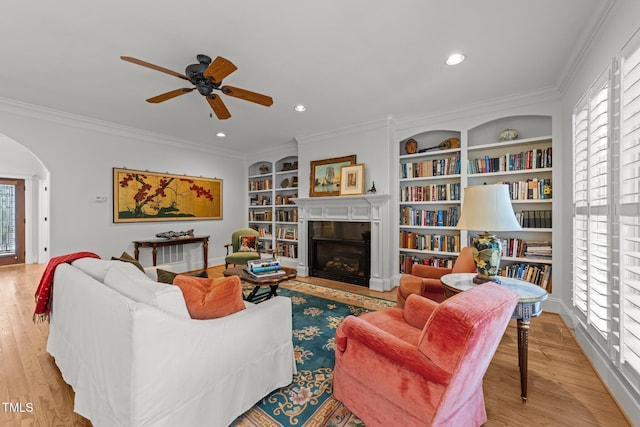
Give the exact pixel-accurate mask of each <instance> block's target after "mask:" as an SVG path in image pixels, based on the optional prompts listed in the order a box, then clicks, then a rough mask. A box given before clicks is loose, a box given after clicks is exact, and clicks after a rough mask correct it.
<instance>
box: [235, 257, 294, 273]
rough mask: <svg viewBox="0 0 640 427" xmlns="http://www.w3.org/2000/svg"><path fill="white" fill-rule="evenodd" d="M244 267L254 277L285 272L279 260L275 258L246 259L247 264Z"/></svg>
mask: <svg viewBox="0 0 640 427" xmlns="http://www.w3.org/2000/svg"><path fill="white" fill-rule="evenodd" d="M244 269H245V271H246V272H247V273H249V274H250V275H252V276H253V277H256V278H267V277H278V276H284V275H286V274H287V272H286V271H284V270H283V269H282V266H281V265H280V261H278V260H277V259H275V258H270V259H257V260H252V261H247V266H246V267H245V268H244Z"/></svg>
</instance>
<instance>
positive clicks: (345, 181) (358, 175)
mask: <svg viewBox="0 0 640 427" xmlns="http://www.w3.org/2000/svg"><path fill="white" fill-rule="evenodd" d="M359 194H364V164H363V163H361V164H359V165H351V166H343V167H342V168H341V169H340V195H341V196H355V195H359Z"/></svg>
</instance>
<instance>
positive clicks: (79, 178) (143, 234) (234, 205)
mask: <svg viewBox="0 0 640 427" xmlns="http://www.w3.org/2000/svg"><path fill="white" fill-rule="evenodd" d="M0 134H3V135H6V136H7V137H8V138H9V139H10V140H13V141H16V142H17V143H19V144H21V145H22V146H24V147H25V148H24V150H27V152H31V153H33V155H35V156H36V157H37V158H38V159H39V160H40V161H41V162H42V164H43V165H44V167H45V168H46V170H48V171H49V173H50V188H49V203H50V214H49V225H50V248H49V251H48V253H49V254H50V256H56V255H61V254H65V253H69V252H75V251H92V252H96V253H97V254H98V255H100V256H101V257H103V258H109V257H111V256H113V255H120V254H121V253H122V251H125V250H126V251H129V252H130V253H133V245H132V243H131V242H132V240H136V239H149V238H154V237H155V234H156V233H158V232H162V231H168V230H174V231H182V230H188V229H191V228H193V229H194V230H195V233H196V234H198V235H211V239H210V243H209V264H210V265H215V264H222V263H223V259H224V254H225V249H224V244H225V243H226V242H227V241H228V239H229V238H230V236H231V233H232V231H233V230H235V229H237V228H240V227H243V226H245V225H246V208H245V204H246V200H245V199H246V197H245V196H246V178H245V177H246V166H245V160H244V158H243V157H239V156H237V157H234V155H232V154H228V153H227V154H220V153H217V154H216V153H213V152H203V151H201V150H197V149H196V148H195V146H190V145H189V144H188V143H187V142H185V141H175V140H167V139H166V138H165V137H161V136H159V135H152V134H149V133H142V132H140V131H135V130H133V129H126V128H122V127H118V126H113V125H110V124H107V123H102V122H98V121H92V120H87V119H83V118H80V117H73V116H69V115H66V114H61V113H58V112H55V111H49V110H44V109H41V108H39V107H33V106H25V105H23V104H19V105H18V104H13V103H11V102H9V101H5V102H0ZM6 141H7V140H6V139H5V142H0V144H2V146H0V148H2V149H4V148H6V147H9V146H12V147H13V148H11V149H10V150H9V151H8V155H7V156H6V157H5V155H4V151H3V155H2V159H3V160H2V161H1V162H0V175H2V174H3V173H4V171H5V170H6V171H7V173H9V172H11V169H10V167H9V165H11V164H14V162H15V164H18V163H21V162H22V163H24V165H23V166H22V167H21V168H20V170H25V171H29V173H33V172H34V170H35V168H36V165H35V163H34V162H33V159H31V160H23V159H24V157H25V156H24V153H25V151H24V150H22V152H20V150H16V148H15V146H13V144H8V143H7V142H6ZM18 159H21V160H18ZM25 162H26V163H25ZM113 167H127V168H129V169H140V170H149V171H157V172H169V173H173V174H187V175H193V176H203V177H209V178H213V177H216V178H221V179H222V180H223V205H222V206H223V219H222V220H219V221H176V222H154V223H127V224H122V223H120V224H114V223H113V214H112V209H113V206H112V202H113V200H112V191H113V190H112V180H113V179H112V168H113ZM14 173H20V171H14ZM38 173H40V172H38ZM96 196H105V197H106V198H107V201H106V202H102V203H97V202H96V201H95V197H96ZM150 259H151V257H150V254H148V253H147V252H144V253H143V252H141V261H143V263H144V264H145V265H150V264H151V261H150ZM45 261H46V260H45ZM41 262H42V261H41ZM201 265H202V250H201V249H200V246H199V245H188V246H187V247H185V263H184V265H182V266H180V267H181V268H184V269H197V268H199V267H200V266H201ZM178 271H179V270H178Z"/></svg>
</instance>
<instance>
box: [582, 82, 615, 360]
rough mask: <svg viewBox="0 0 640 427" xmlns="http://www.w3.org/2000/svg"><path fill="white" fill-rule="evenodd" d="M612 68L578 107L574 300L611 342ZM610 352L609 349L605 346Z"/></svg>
mask: <svg viewBox="0 0 640 427" xmlns="http://www.w3.org/2000/svg"><path fill="white" fill-rule="evenodd" d="M609 131H610V129H609V73H608V72H607V73H606V74H605V75H603V77H602V78H601V79H600V80H599V82H598V83H597V84H596V85H595V86H594V87H593V90H592V91H590V92H589V94H588V96H587V97H586V99H585V100H584V101H583V102H582V103H581V104H580V105H579V107H577V108H576V110H575V112H574V173H575V175H574V194H573V197H574V253H573V272H574V275H573V297H574V300H573V304H574V306H575V307H576V308H577V309H578V310H579V312H580V313H582V315H583V318H582V321H583V322H584V323H585V325H586V326H587V327H588V329H589V331H592V332H594V334H592V335H594V339H595V340H596V341H597V342H598V343H599V344H600V345H601V346H602V347H603V348H604V349H607V348H608V346H609V343H608V337H609V329H610V328H609V319H610V317H611V316H610V298H609V297H610V286H609V283H610V276H609V274H610V272H609V258H610V256H609V253H610V242H609V236H610V234H611V230H610V221H609V187H608V185H609V178H608V175H609V170H610V169H609V168H610V164H609ZM607 352H608V350H607Z"/></svg>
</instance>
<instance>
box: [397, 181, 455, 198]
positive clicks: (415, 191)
mask: <svg viewBox="0 0 640 427" xmlns="http://www.w3.org/2000/svg"><path fill="white" fill-rule="evenodd" d="M448 200H456V201H457V200H460V183H459V182H452V183H449V184H431V185H414V186H411V187H402V188H401V189H400V201H401V202H436V201H448Z"/></svg>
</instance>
